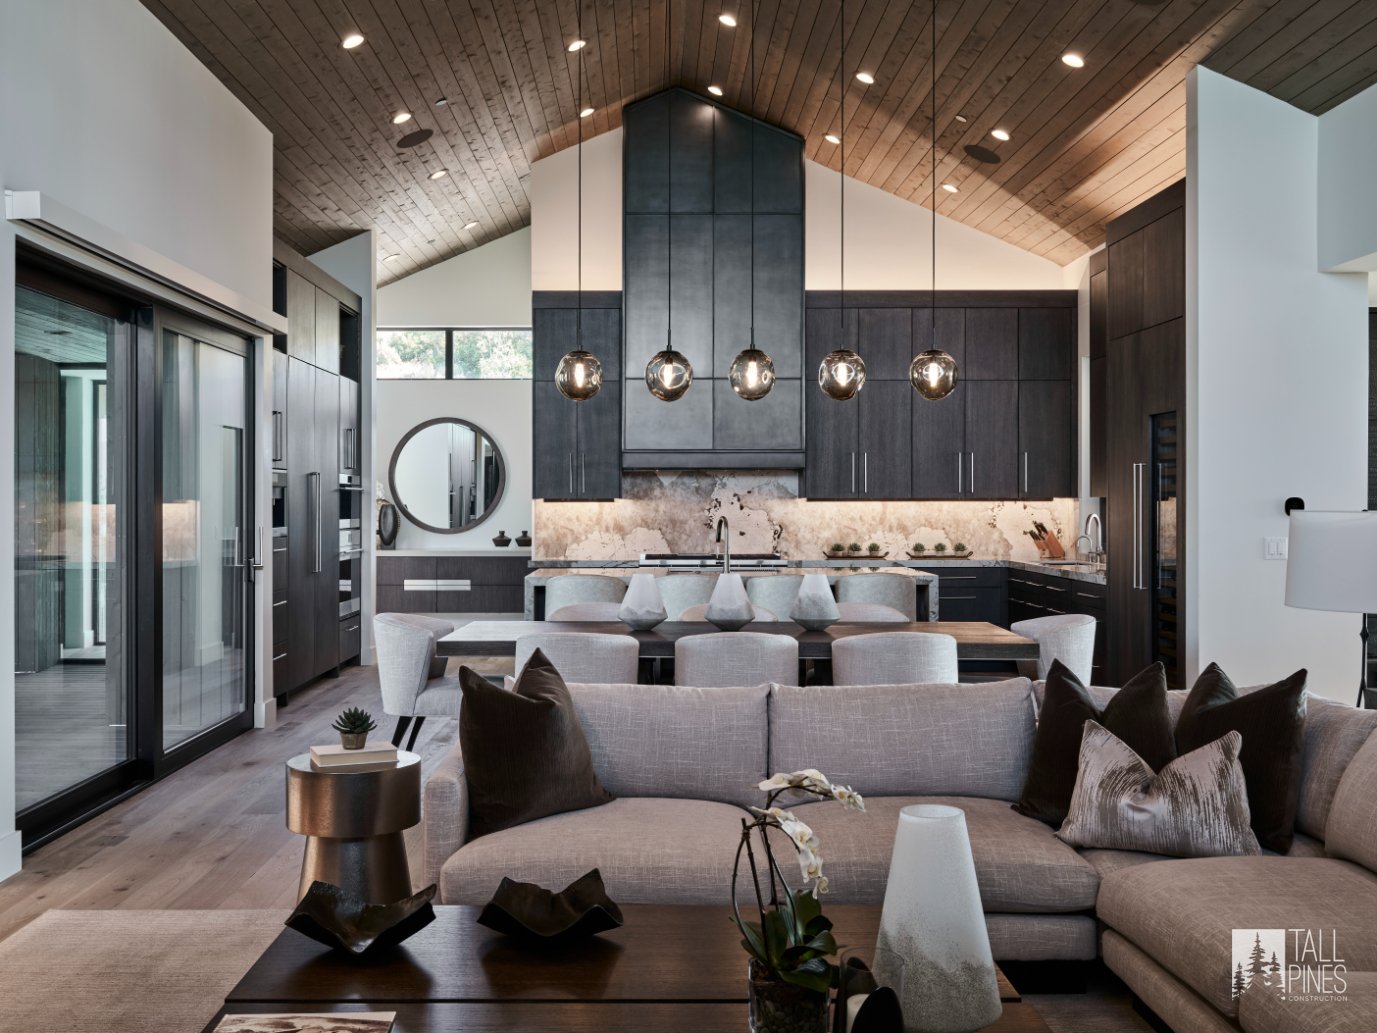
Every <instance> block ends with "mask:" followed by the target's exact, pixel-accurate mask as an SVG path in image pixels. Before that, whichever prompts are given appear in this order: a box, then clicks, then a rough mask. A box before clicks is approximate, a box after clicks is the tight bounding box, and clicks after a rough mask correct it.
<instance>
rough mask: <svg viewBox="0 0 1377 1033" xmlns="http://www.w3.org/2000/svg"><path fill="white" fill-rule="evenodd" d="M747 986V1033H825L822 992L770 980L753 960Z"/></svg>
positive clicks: (825, 1014)
mask: <svg viewBox="0 0 1377 1033" xmlns="http://www.w3.org/2000/svg"><path fill="white" fill-rule="evenodd" d="M747 984H748V987H749V991H750V992H749V1000H750V1008H751V1012H750V1022H751V1025H750V1030H751V1033H827V997H828V995H827V994H826V993H825V992H823V993H819V992H818V991H817V990H809V989H808V988H807V987H803V986H795V985H794V984H793V983H786V982H784V981H783V980H781V979H771V978H769V976H768V975H766V974H765V972H764V971H763V970H762V969H761V966H760V965H759V964H758V963H757V962H756V961H755V959H754V958H753V959H751V966H750V974H749V976H748V978H747Z"/></svg>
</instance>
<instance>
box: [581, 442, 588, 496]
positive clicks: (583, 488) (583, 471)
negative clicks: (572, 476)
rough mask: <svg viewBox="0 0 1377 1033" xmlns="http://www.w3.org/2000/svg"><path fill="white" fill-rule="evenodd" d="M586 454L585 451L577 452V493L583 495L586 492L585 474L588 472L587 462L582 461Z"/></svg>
mask: <svg viewBox="0 0 1377 1033" xmlns="http://www.w3.org/2000/svg"><path fill="white" fill-rule="evenodd" d="M587 454H588V453H587V452H579V494H580V495H585V494H587V493H588V476H587V474H588V468H587V464H586V463H585V462H584V457H585V456H586V455H587Z"/></svg>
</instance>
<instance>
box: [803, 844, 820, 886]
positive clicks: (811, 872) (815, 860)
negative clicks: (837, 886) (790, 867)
mask: <svg viewBox="0 0 1377 1033" xmlns="http://www.w3.org/2000/svg"><path fill="white" fill-rule="evenodd" d="M798 869H799V871H800V872H802V873H803V878H804V879H805V880H806V881H808V882H812V881H813V880H814V879H821V878H822V858H821V857H819V856H818V855H817V854H816V853H814V852H813V851H812V850H809V849H808V848H807V847H802V848H800V850H799V852H798Z"/></svg>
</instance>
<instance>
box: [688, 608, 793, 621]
mask: <svg viewBox="0 0 1377 1033" xmlns="http://www.w3.org/2000/svg"><path fill="white" fill-rule="evenodd" d="M751 609H752V610H754V611H755V618H754V619H755V620H758V621H778V620H782V619H783V618H782V617H780V616H779V615H778V614H776V613H775V612H774V611H773V610H767V609H765V607H763V606H757V605H756V604H755V603H752V604H751ZM679 619H680V620H681V621H687V622H689V623H693V622H694V621H705V620H707V619H708V605H707V603H699V604H698V605H696V606H690V607H689V608H688V609H687V610H685V611H684V612H683V613H681V614H679Z"/></svg>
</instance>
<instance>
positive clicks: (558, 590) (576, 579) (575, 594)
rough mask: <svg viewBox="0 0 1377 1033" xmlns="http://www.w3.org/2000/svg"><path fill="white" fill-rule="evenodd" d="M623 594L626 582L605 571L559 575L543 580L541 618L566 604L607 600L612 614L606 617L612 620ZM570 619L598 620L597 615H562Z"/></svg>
mask: <svg viewBox="0 0 1377 1033" xmlns="http://www.w3.org/2000/svg"><path fill="white" fill-rule="evenodd" d="M624 595H626V585H625V584H623V583H622V579H621V578H619V577H608V576H607V575H606V574H560V575H559V576H558V577H552V578H550V580H549V581H547V582H545V619H546V620H553V619H554V618H553V617H552V616H551V615H552V614H554V613H556V612H557V611H559V610H560V609H562V608H564V607H566V606H572V605H575V604H582V603H611V604H612V610H613V614H612V616H611V617H608V618H606V619H607V620H616V619H617V616H616V609H617V606H618V605H619V604H620V603H621V601H622V596H624ZM566 619H574V620H601V619H603V618H598V617H577V618H566Z"/></svg>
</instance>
